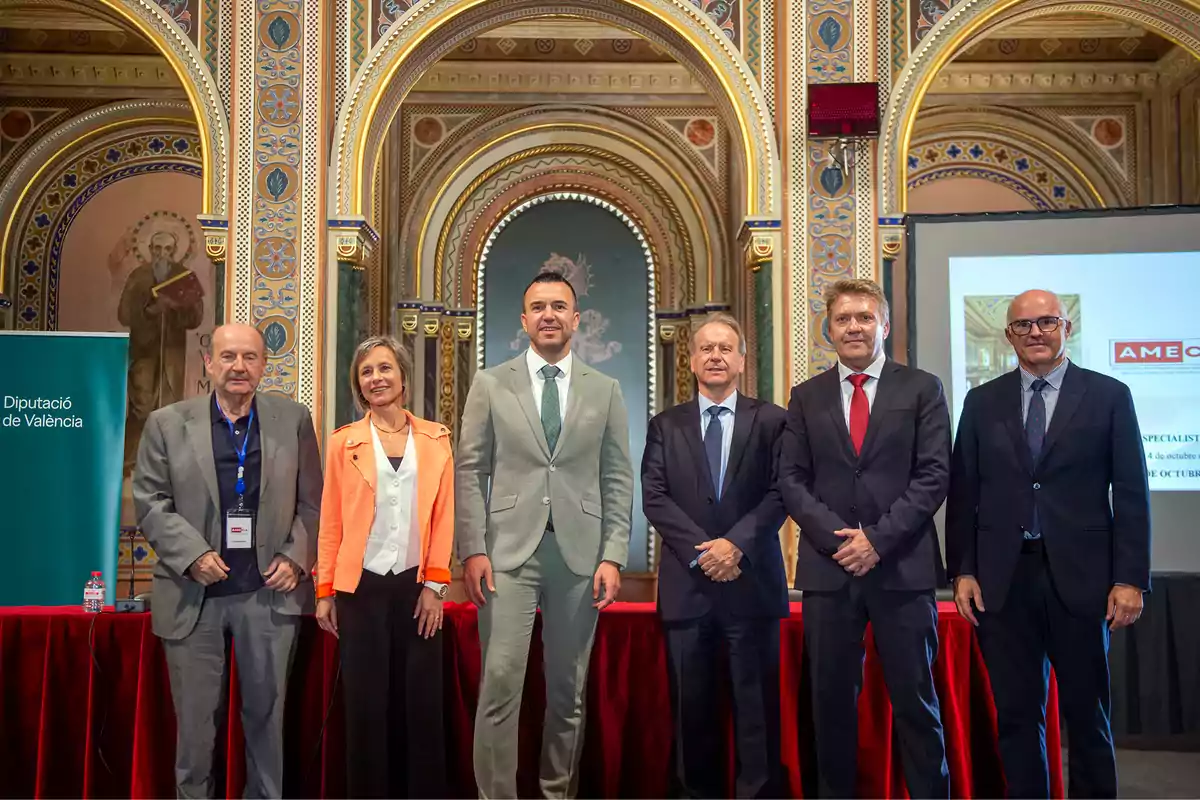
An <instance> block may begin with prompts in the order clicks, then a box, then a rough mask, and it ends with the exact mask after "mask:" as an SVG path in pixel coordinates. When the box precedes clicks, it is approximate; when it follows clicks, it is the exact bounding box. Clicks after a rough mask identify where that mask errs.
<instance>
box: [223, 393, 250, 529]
mask: <svg viewBox="0 0 1200 800" xmlns="http://www.w3.org/2000/svg"><path fill="white" fill-rule="evenodd" d="M225 424H226V425H228V426H229V435H230V436H231V437H233V452H234V453H235V454H236V455H237V460H238V471H237V484H236V485H235V486H234V491H235V492H237V494H238V508H241V507H242V496H243V495H244V494H246V448H247V447H249V446H250V426H251V425H253V424H254V407H253V406H251V407H250V419H249V420H248V421H247V422H246V436H245V438H243V439H242V447H241V449H240V450H239V449H238V446H237V429H236V428H234V427H233V420H231V419H230V418H229V417H225Z"/></svg>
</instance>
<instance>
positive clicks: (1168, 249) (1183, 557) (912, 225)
mask: <svg viewBox="0 0 1200 800" xmlns="http://www.w3.org/2000/svg"><path fill="white" fill-rule="evenodd" d="M1177 215H1191V216H1194V217H1195V218H1196V221H1197V225H1196V229H1195V230H1196V237H1197V239H1196V243H1195V245H1188V246H1186V247H1183V248H1181V247H1179V246H1178V245H1177V243H1175V242H1174V241H1164V242H1159V243H1158V246H1139V245H1137V244H1133V245H1131V246H1130V249H1129V250H1126V251H1121V250H1114V249H1113V248H1111V247H1108V248H1105V247H1103V246H1102V245H1103V242H1100V244H1099V245H1097V246H1095V247H1094V248H1093V247H1084V248H1080V249H1078V250H1075V251H1074V252H1075V253H1088V252H1094V253H1097V254H1105V253H1113V252H1128V253H1130V254H1145V253H1154V252H1160V253H1175V252H1196V251H1200V205H1194V204H1175V205H1153V206H1142V207H1135V208H1100V209H1072V210H1069V211H1034V210H1030V211H1011V212H985V213H960V214H910V215H907V216H906V217H905V239H904V241H905V259H904V265H905V266H904V271H905V274H904V283H905V286H904V297H905V300H906V308H905V314H904V321H905V327H906V331H905V338H906V343H905V348H904V349H905V356H906V359H907V363H908V364H909V365H910V366H918V361H919V359H918V352H919V351H921V350H922V348H921V347H920V346H919V345H920V344H921V341H920V333H921V331H920V326H919V324H918V319H919V317H920V312H921V311H922V310H927V309H928V307H929V304H930V303H931V302H935V301H933V300H926V301H925V302H924V303H921V302H920V300H919V299H918V298H919V295H920V286H919V284H920V283H921V279H922V277H923V278H925V279H926V280H928V279H929V275H928V274H926V275H924V276H920V275H919V274H918V270H919V268H918V255H919V254H918V248H917V228H918V227H919V226H921V225H943V224H951V223H973V222H992V223H999V222H1031V223H1032V222H1038V221H1042V222H1046V221H1053V220H1064V221H1066V220H1073V219H1097V220H1100V219H1105V218H1114V217H1118V218H1119V217H1146V216H1177ZM989 235H994V234H989ZM1079 235H1080V234H1078V233H1076V234H1073V236H1072V237H1070V238H1076V237H1078V236H1079ZM988 241H989V239H988V237H986V236H985V237H982V243H981V245H980V248H979V249H978V250H975V251H971V252H963V253H943V252H940V251H939V252H938V255H939V256H940V255H945V256H946V263H945V267H946V270H947V275H946V277H947V281H946V283H947V286H946V287H945V290H946V291H947V292H948V290H949V287H948V284H949V280H948V279H949V267H950V263H949V262H950V259H953V258H955V257H964V258H969V257H987V256H994V257H1003V256H1028V255H1053V254H1054V253H1046V252H1045V251H1044V250H1043V251H1042V252H1037V249H1038V247H1039V244H1038V242H1039V241H1041V240H1039V239H1038V238H1037V237H1032V238H1031V239H1028V240H1023V241H1024V242H1025V244H1024V246H1018V247H1015V248H1014V251H1015V252H1009V253H1006V254H1003V255H1002V254H1000V253H996V252H992V251H988V250H986V244H987V242H988ZM1070 248H1071V245H1070V243H1068V244H1067V245H1066V246H1065V247H1064V249H1063V250H1062V251H1061V252H1062V253H1064V254H1065V253H1068V252H1072V251H1071V250H1070ZM935 249H936V248H935ZM892 272H893V269H892V265H891V264H885V265H884V269H883V270H882V271H881V276H880V277H881V280H882V283H883V285H884V287H885V292H886V293H887V294H886V296H888V297H889V298H891V297H892V295H891V293H890V291H889V290H890V289H891V288H892V287H894V275H893V274H892ZM926 272H927V273H928V270H926ZM1028 288H1036V287H1028ZM938 291H941V289H940V288H939V289H938ZM947 300H948V298H947ZM929 347H930V345H929V343H928V341H927V343H926V347H925V348H924V349H925V351H926V355H930V353H929V352H928V351H929ZM946 347H947V350H946V352H945V354H944V358H942V359H939V358H938V354H937V352H935V353H934V354H933V356H932V358H930V359H927V360H929V361H933V362H937V361H939V360H941V361H944V363H945V366H946V367H947V369H948V370H950V371H952V370H953V364H952V361H951V358H950V353H949V342H948V341H947V343H946ZM927 369H930V371H934V372H935V373H936V371H937V370H938V365H937V364H936V363H935V364H930V365H929V367H927ZM944 383H947V384H948V385H947V400H948V401H949V402H950V403H951V404H952V405H953V403H954V402H955V399H954V398H953V394H952V384H953V381H948V380H944ZM1189 494H1200V493H1190V492H1174V491H1161V490H1158V491H1152V492H1151V509H1152V514H1153V516H1154V517H1155V518H1156V519H1155V523H1154V527H1155V529H1156V531H1163V530H1164V529H1174V528H1179V527H1180V526H1181V525H1182V524H1183V522H1184V520H1186V519H1187V518H1189V517H1188V515H1187V514H1186V512H1185V511H1184V509H1183V508H1177V507H1176V506H1177V505H1183V504H1180V503H1177V502H1172V501H1171V499H1170V498H1171V497H1173V496H1174V497H1184V496H1187V495H1189ZM942 525H943V520H942V512H941V511H939V513H938V530H939V538H941V536H942ZM1180 534H1182V531H1173V532H1172V533H1171V534H1169V535H1167V536H1165V537H1162V536H1155V537H1153V544H1154V545H1155V547H1154V552H1153V554H1152V560H1151V570H1152V572H1153V573H1154V574H1156V575H1157V574H1172V573H1174V574H1197V573H1200V552H1191V551H1190V548H1189V552H1187V553H1184V552H1179V551H1178V550H1177V548H1179V547H1181V546H1185V545H1184V544H1183V538H1184V537H1183V536H1181V535H1180ZM1168 542H1169V543H1168ZM1167 564H1172V565H1179V566H1175V567H1174V568H1171V567H1166V565H1167ZM1185 565H1186V566H1185Z"/></svg>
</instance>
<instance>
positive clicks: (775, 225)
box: [738, 219, 783, 272]
mask: <svg viewBox="0 0 1200 800" xmlns="http://www.w3.org/2000/svg"><path fill="white" fill-rule="evenodd" d="M782 230H783V227H782V225H781V223H780V222H779V221H778V220H768V219H749V220H746V222H744V223H743V224H742V229H741V230H740V231H739V232H738V244H739V245H741V248H742V260H743V263H744V264H745V265H746V269H748V270H750V271H751V272H758V271H759V270H761V269H762V268H763V265H764V264H769V263H770V262H771V260H772V259H774V258H775V253H776V252H777V251H778V250H779V241H780V238H781V235H782Z"/></svg>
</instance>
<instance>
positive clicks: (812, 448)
mask: <svg viewBox="0 0 1200 800" xmlns="http://www.w3.org/2000/svg"><path fill="white" fill-rule="evenodd" d="M825 306H826V312H827V314H828V320H829V338H830V339H831V340H832V341H833V345H834V347H835V348H836V350H837V356H838V364H837V367H836V368H834V369H829V370H827V371H825V372H824V373H822V374H820V375H817V376H816V377H814V378H811V379H809V380H807V381H805V382H804V383H801V384H800V385H799V386H797V387H795V388H794V389H792V398H791V402H790V403H789V404H788V411H787V427H786V429H785V432H784V437H783V457H782V462H781V466H780V473H781V485H780V490H781V492H782V495H783V502H784V506H785V508H786V509H787V511H788V513H789V514H790V515H791V517H792V519H794V520H795V521H796V524H797V525H799V526H800V543H799V547H798V557H797V565H796V588H798V589H803V590H804V643H805V644H804V646H805V649H806V651H807V653H808V662H809V668H810V669H811V670H812V673H811V674H812V691H813V711H814V715H815V723H816V740H817V762H818V773H819V776H818V777H819V789H820V794H821V796H822V797H852V796H854V794H855V777H856V775H857V752H858V725H857V720H858V710H857V709H858V693H859V690H860V689H861V687H862V664H863V634H864V632H865V630H866V625H867V621H868V620H869V621H870V622H871V623H872V627H873V630H874V632H875V648H876V650H878V652H879V659H880V662H881V664H882V666H883V675H884V679H885V680H886V682H887V686H888V693H889V694H890V696H891V700H892V709H893V713H894V715H895V725H896V730H897V733H898V738H899V743H900V756H901V762H902V763H903V765H904V778H905V781H906V782H907V784H908V791H909V794H910V795H912V796H913V797H946V796H948V795H949V793H950V778H949V770H948V769H947V766H946V751H945V744H944V742H943V738H942V723H941V716H940V713H939V710H938V697H937V693H936V692H935V690H934V684H933V668H932V663H933V659H934V657H935V656H936V654H937V648H938V638H937V606H936V604H935V602H934V594H933V593H934V589H935V588H936V587H938V586H940V585H941V584H942V583H943V582H944V581H945V576H944V571H943V569H942V557H941V552H940V550H939V548H938V540H937V532H936V530H935V529H934V524H933V515H934V512H936V511H937V509H938V507H939V506H941V504H942V501H943V500H944V499H945V497H946V487H947V483H948V480H949V472H950V463H949V462H950V415H949V412H948V410H947V408H946V399H945V396H944V395H943V393H942V385H941V383H940V382H939V381H938V379H937V378H936V377H934V376H933V375H930V374H929V373H927V372H922V371H920V370H917V369H911V368H909V367H906V366H902V365H900V364H897V363H896V362H894V361H891V360H890V359H887V358H886V357H885V356H884V355H883V341H884V339H885V338H886V337H887V335H888V333H889V330H890V328H889V323H888V304H887V299H886V298H885V297H884V295H883V292H882V291H881V290H880V288H879V286H877V285H876V284H875V283H873V282H871V281H864V280H845V281H838V282H837V283H835V284H834V285H833V286H832V287H831V288H830V289H829V291H828V292H827V293H826V295H825Z"/></svg>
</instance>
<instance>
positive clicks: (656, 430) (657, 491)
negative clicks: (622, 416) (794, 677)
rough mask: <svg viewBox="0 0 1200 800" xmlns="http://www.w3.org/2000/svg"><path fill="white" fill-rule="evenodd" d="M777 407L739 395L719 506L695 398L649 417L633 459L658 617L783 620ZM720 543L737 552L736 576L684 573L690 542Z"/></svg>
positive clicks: (691, 555)
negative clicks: (658, 551)
mask: <svg viewBox="0 0 1200 800" xmlns="http://www.w3.org/2000/svg"><path fill="white" fill-rule="evenodd" d="M783 424H784V412H783V409H782V408H780V407H779V406H777V405H774V404H773V403H766V402H763V401H761V400H756V399H755V398H753V397H747V396H746V395H744V394H739V395H738V399H737V409H736V411H735V413H734V422H733V443H732V446H731V447H730V450H729V462H728V463H727V464H726V467H725V482H724V484H723V486H722V493H721V499H720V501H719V502H718V501H717V500H716V498H715V497H714V496H713V491H712V479H711V478H710V477H709V469H708V460H707V458H706V457H705V453H704V442H703V440H702V439H701V437H700V406H699V403H697V402H696V401H695V400H692V401H691V402H688V403H682V404H680V405H677V406H675V407H674V408H671V409H668V410H666V411H664V412H662V413H661V414H659V415H658V416H656V417H655V418H654V419H652V420H650V427H649V430H648V431H647V434H646V450H645V452H644V454H643V456H642V509H643V511H644V512H645V514H646V518H647V519H648V520H650V524H652V525H653V526H654V528H655V530H657V531H658V533H659V534H660V535H661V536H662V538H663V543H664V544H665V545H666V550H667V551H666V553H664V554H663V558H662V561H661V563H660V564H659V568H658V610H659V613H660V614H661V615H662V618H663V619H664V620H668V621H670V620H684V619H694V618H696V617H701V616H704V615H706V614H708V613H709V612H710V611H712V610H714V609H719V610H721V611H723V612H727V613H729V614H732V615H735V616H743V617H784V616H787V613H788V597H787V578H786V575H785V573H784V569H783V554H782V551H781V549H780V546H779V529H780V527H782V525H783V522H784V520H785V519H786V515H785V514H784V511H783V503H782V502H781V500H780V498H779V490H778V485H777V477H778V463H779V445H780V434H781V433H782V431H783ZM720 537H724V538H726V539H728V540H729V541H731V542H733V543H734V544H735V545H737V546H738V547H739V548H741V550H742V553H743V557H742V563H741V569H742V575H741V577H740V578H738V579H737V580H735V581H730V582H728V583H715V582H713V581H712V580H709V579H708V578H707V577H705V575H704V571H703V570H702V569H700V567H698V566H697V567H695V568H693V569H688V564H690V563H691V562H692V560H693V559H695V558H696V556H698V555H699V551H697V550H696V545H698V544H700V543H701V542H705V541H708V540H710V539H716V538H720Z"/></svg>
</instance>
